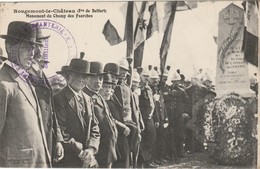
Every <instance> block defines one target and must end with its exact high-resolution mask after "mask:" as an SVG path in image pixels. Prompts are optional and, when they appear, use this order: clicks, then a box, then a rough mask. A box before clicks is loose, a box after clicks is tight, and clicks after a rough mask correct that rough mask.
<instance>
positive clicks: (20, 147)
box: [0, 64, 51, 168]
mask: <svg viewBox="0 0 260 169" xmlns="http://www.w3.org/2000/svg"><path fill="white" fill-rule="evenodd" d="M30 87H31V89H30ZM35 95H36V94H35V91H34V88H33V86H32V85H31V84H29V83H27V82H26V81H25V80H24V79H22V78H21V77H20V76H19V74H18V73H17V72H16V71H15V70H14V69H13V68H12V67H11V66H9V65H7V64H4V65H3V67H2V69H1V70H0V166H1V167H28V168H29V167H37V168H41V167H49V166H51V164H50V154H49V152H48V149H47V143H46V138H45V133H44V128H43V123H42V117H41V111H40V109H39V103H38V101H37V99H36V97H35Z"/></svg>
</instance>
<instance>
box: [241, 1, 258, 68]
mask: <svg viewBox="0 0 260 169" xmlns="http://www.w3.org/2000/svg"><path fill="white" fill-rule="evenodd" d="M244 8H245V11H246V14H245V15H246V21H245V24H246V25H245V26H246V27H245V29H244V39H243V46H242V50H243V51H244V55H245V60H246V61H247V62H249V63H251V64H253V65H255V66H258V8H259V7H258V2H257V1H246V2H245V6H244Z"/></svg>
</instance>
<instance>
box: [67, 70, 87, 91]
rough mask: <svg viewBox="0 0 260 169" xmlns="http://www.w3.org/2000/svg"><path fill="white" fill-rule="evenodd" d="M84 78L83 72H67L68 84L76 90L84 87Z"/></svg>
mask: <svg viewBox="0 0 260 169" xmlns="http://www.w3.org/2000/svg"><path fill="white" fill-rule="evenodd" d="M86 79H87V77H86V75H84V74H81V73H74V72H71V73H69V79H68V85H70V87H72V89H74V90H75V91H77V92H78V91H80V90H82V89H83V88H84V87H85V81H86Z"/></svg>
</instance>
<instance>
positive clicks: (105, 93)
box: [100, 83, 113, 99]
mask: <svg viewBox="0 0 260 169" xmlns="http://www.w3.org/2000/svg"><path fill="white" fill-rule="evenodd" d="M112 90H113V89H112V84H108V83H103V85H102V88H101V89H100V95H101V96H102V97H104V99H109V98H110V96H111V95H112V93H113V92H112Z"/></svg>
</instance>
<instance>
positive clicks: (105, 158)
mask: <svg viewBox="0 0 260 169" xmlns="http://www.w3.org/2000/svg"><path fill="white" fill-rule="evenodd" d="M104 74H106V73H104V72H103V65H102V64H101V63H100V62H90V74H89V75H88V79H87V80H86V87H85V88H84V92H85V93H86V94H87V95H88V96H90V97H91V98H92V99H93V104H94V113H95V115H96V117H97V119H98V121H99V128H100V134H101V137H100V145H99V151H98V153H97V154H96V159H97V162H98V164H99V166H100V167H101V168H111V167H112V164H113V162H115V161H116V160H117V154H116V141H117V136H118V131H117V128H116V124H115V120H114V118H113V117H112V115H111V112H110V110H109V107H108V105H107V103H106V101H105V99H104V98H103V97H102V96H101V95H100V93H99V92H100V89H101V88H102V84H103V75H104Z"/></svg>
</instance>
